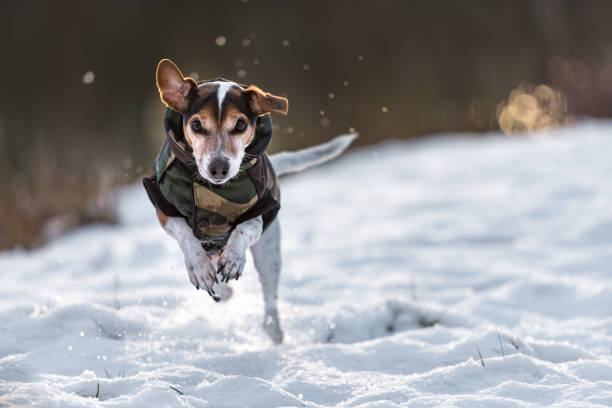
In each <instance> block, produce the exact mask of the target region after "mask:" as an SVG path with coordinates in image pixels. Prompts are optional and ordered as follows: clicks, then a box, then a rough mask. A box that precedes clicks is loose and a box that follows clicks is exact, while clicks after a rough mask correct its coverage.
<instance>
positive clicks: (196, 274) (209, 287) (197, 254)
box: [157, 211, 217, 300]
mask: <svg viewBox="0 0 612 408" xmlns="http://www.w3.org/2000/svg"><path fill="white" fill-rule="evenodd" d="M157 217H158V218H159V222H160V223H161V225H162V227H164V230H165V231H166V232H167V233H168V235H170V236H171V237H172V238H174V239H176V241H177V242H178V244H179V247H180V248H181V251H183V255H184V257H185V267H186V268H187V273H188V274H189V280H190V281H191V283H192V284H193V286H195V287H196V289H200V288H202V289H204V290H206V291H207V292H208V294H209V295H211V296H213V298H215V300H217V297H216V296H215V293H214V291H213V284H214V283H215V282H216V281H217V278H216V271H215V268H214V267H213V265H212V263H211V261H210V259H209V257H208V255H207V254H206V251H205V250H204V248H202V244H201V243H200V240H199V239H197V238H196V237H195V236H194V235H193V231H192V230H191V228H190V227H189V225H188V224H187V222H186V221H185V220H184V219H183V218H181V217H167V216H166V215H164V214H163V213H161V212H159V211H158V212H157Z"/></svg>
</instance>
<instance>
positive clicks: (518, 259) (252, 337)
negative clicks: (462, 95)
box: [0, 122, 612, 408]
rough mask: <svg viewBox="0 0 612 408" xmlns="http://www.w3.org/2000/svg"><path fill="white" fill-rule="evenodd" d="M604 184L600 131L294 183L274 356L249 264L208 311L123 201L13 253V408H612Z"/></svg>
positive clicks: (434, 151)
mask: <svg viewBox="0 0 612 408" xmlns="http://www.w3.org/2000/svg"><path fill="white" fill-rule="evenodd" d="M611 177H612V123H610V122H589V123H585V124H582V125H579V126H577V127H573V128H567V129H563V130H555V131H551V132H550V133H549V134H548V136H541V137H535V138H529V139H527V138H505V137H502V136H500V135H496V136H492V137H488V138H482V137H478V138H470V137H467V136H462V137H459V138H445V137H437V138H431V139H428V140H425V141H421V142H411V143H399V142H393V143H387V144H383V145H380V146H375V147H372V148H365V149H356V150H354V151H352V152H350V153H349V154H347V155H346V156H344V157H343V158H341V159H339V160H337V161H336V162H334V163H333V164H330V165H327V166H323V167H320V168H317V169H313V170H310V171H308V172H307V173H304V174H301V175H298V176H294V177H291V178H289V179H284V180H282V187H283V210H282V211H281V222H282V227H283V234H284V237H283V244H284V249H283V256H284V271H283V276H282V282H281V288H280V312H281V317H282V321H283V325H284V329H285V335H286V342H285V344H283V345H281V346H278V347H275V346H273V345H272V344H271V342H270V341H269V340H268V338H267V337H266V335H265V333H264V332H263V330H262V329H261V327H260V323H261V322H260V320H261V316H262V312H263V306H262V300H261V293H260V288H259V282H258V280H257V276H256V273H255V271H254V270H253V268H252V265H251V264H250V263H249V264H247V267H246V270H245V275H244V277H243V278H242V279H241V280H239V281H238V282H234V284H233V287H234V297H233V298H232V299H231V300H230V301H228V302H226V303H220V304H215V303H213V302H212V300H211V299H210V298H209V297H208V296H207V295H206V294H205V292H202V291H196V290H195V289H194V288H193V287H192V286H191V284H190V283H189V281H188V278H187V273H186V272H185V270H184V269H183V264H182V262H183V261H182V256H181V254H180V252H179V249H178V247H177V245H176V243H175V242H174V241H172V239H171V238H169V237H167V236H166V235H165V234H164V232H163V231H162V230H161V228H159V227H158V225H157V222H156V220H155V219H154V216H153V211H152V208H151V206H150V204H149V203H148V201H147V199H146V197H145V193H144V191H143V190H142V189H141V188H139V187H135V188H131V189H127V190H126V191H124V192H123V193H121V194H120V211H121V219H122V223H121V225H119V226H116V227H99V226H92V227H88V228H83V229H80V230H78V231H76V232H74V233H71V234H69V235H67V236H65V237H62V238H60V239H57V240H55V241H54V242H52V243H50V244H49V245H47V246H46V247H44V248H42V249H39V250H36V251H32V252H23V251H12V252H5V253H3V254H1V255H0V270H1V275H0V276H1V277H2V281H1V282H2V285H1V286H0V406H5V405H6V406H14V405H16V406H19V405H23V406H29V405H30V404H32V403H33V404H34V405H37V406H44V407H92V406H105V407H106V406H108V407H111V406H112V407H153V406H185V407H215V408H222V407H247V406H249V407H253V408H254V407H265V408H268V407H276V406H290V407H293V406H297V407H302V406H306V407H335V406H338V407H369V408H374V407H396V406H406V407H548V406H553V407H572V408H574V407H604V406H606V407H607V406H612V356H611V348H612V183H611ZM249 262H250V261H249ZM479 353H480V354H481V355H482V360H481V358H480V356H479ZM483 365H484V366H483ZM171 386H172V387H174V388H175V389H176V390H178V391H180V392H181V393H182V394H180V393H179V392H178V391H175V389H173V388H171ZM96 394H98V398H95V396H96Z"/></svg>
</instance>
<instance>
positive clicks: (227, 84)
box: [215, 81, 238, 119]
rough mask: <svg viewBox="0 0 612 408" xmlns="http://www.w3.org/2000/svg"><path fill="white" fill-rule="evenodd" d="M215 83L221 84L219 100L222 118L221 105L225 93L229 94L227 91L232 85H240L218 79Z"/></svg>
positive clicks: (218, 92)
mask: <svg viewBox="0 0 612 408" xmlns="http://www.w3.org/2000/svg"><path fill="white" fill-rule="evenodd" d="M215 84H218V85H219V87H218V88H217V101H219V119H221V106H223V101H224V100H225V95H227V91H229V90H230V89H232V87H234V86H238V85H237V84H235V83H233V82H229V81H227V82H225V81H216V82H215Z"/></svg>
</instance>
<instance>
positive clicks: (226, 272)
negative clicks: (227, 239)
mask: <svg viewBox="0 0 612 408" xmlns="http://www.w3.org/2000/svg"><path fill="white" fill-rule="evenodd" d="M245 264H246V253H245V251H241V250H238V249H236V248H232V247H225V248H224V249H223V253H222V254H221V256H220V257H219V264H218V265H219V269H218V273H219V274H220V275H221V281H222V282H227V281H229V280H230V279H236V280H238V278H240V275H242V271H243V270H244V265H245Z"/></svg>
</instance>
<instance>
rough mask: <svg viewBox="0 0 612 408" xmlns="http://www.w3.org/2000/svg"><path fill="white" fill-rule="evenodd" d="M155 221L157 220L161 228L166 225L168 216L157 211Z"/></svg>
mask: <svg viewBox="0 0 612 408" xmlns="http://www.w3.org/2000/svg"><path fill="white" fill-rule="evenodd" d="M157 219H158V220H159V223H160V224H161V226H162V227H165V226H166V223H167V222H168V216H167V215H166V214H164V213H163V212H161V211H160V210H157Z"/></svg>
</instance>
